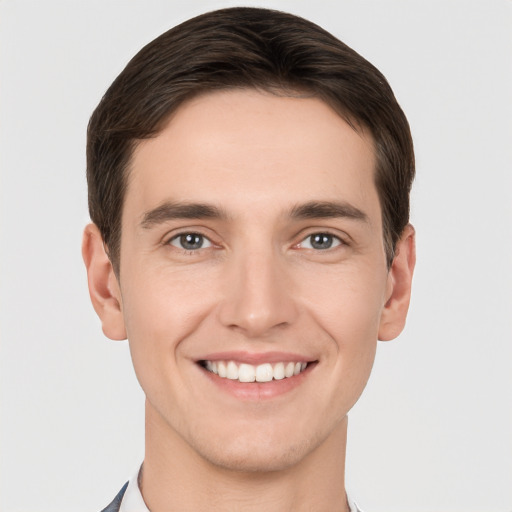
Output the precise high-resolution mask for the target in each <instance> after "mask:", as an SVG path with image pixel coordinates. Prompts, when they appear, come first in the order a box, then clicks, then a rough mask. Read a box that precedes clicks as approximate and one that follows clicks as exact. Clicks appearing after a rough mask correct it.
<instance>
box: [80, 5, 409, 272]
mask: <svg viewBox="0 0 512 512" xmlns="http://www.w3.org/2000/svg"><path fill="white" fill-rule="evenodd" d="M229 88H256V89H263V90H265V91H270V92H276V93H278V94H287V93H291V94H293V93H294V94H297V93H302V94H304V93H305V94H308V95H311V96H314V97H318V98H320V99H322V100H324V101H325V102H326V103H327V104H329V105H330V106H331V107H332V108H333V109H334V110H336V111H337V112H338V113H339V115H341V116H342V117H343V118H344V119H345V120H346V121H347V122H348V123H349V124H350V125H351V126H352V127H353V128H354V129H356V130H357V129H358V127H363V128H365V129H367V130H369V132H370V133H371V135H372V138H373V143H374V146H375V153H376V162H377V164H376V170H375V185H376V188H377V192H378V195H379V199H380V205H381V211H382V219H383V236H384V244H385V250H386V257H387V263H388V265H390V264H391V262H392V261H393V257H394V249H395V246H396V243H397V241H398V240H399V238H400V235H401V233H402V231H403V229H404V227H405V226H406V224H407V223H408V221H409V193H410V189H411V184H412V180H413V178H414V172H415V171H414V151H413V144H412V138H411V133H410V129H409V124H408V122H407V119H406V117H405V115H404V113H403V111H402V109H401V108H400V106H399V105H398V103H397V101H396V99H395V97H394V95H393V92H392V90H391V88H390V86H389V84H388V82H387V81H386V79H385V78H384V76H383V75H382V74H381V73H380V71H378V70H377V69H376V68H375V67H374V66H373V65H372V64H370V63H369V62H368V61H367V60H365V59H364V58H363V57H361V56H360V55H359V54H358V53H356V52H355V51H354V50H352V49H351V48H349V47H348V46H347V45H345V44H344V43H342V42H341V41H339V40H338V39H336V38H335V37H334V36H333V35H331V34H330V33H328V32H326V31H325V30H323V29H322V28H321V27H319V26H317V25H315V24H314V23H312V22H310V21H307V20H305V19H303V18H300V17H298V16H294V15H291V14H287V13H283V12H279V11H274V10H268V9H261V8H249V7H235V8H229V9H221V10H217V11H213V12H209V13H206V14H202V15H200V16H197V17H195V18H192V19H190V20H188V21H185V22H184V23H182V24H180V25H178V26H176V27H174V28H172V29H171V30H169V31H167V32H165V33H164V34H162V35H161V36H159V37H158V38H156V39H155V40H154V41H152V42H151V43H149V44H148V45H146V46H145V47H144V48H143V49H142V50H141V51H140V52H139V53H138V54H137V55H135V57H133V59H132V60H131V61H130V62H129V63H128V65H127V66H126V68H125V69H124V70H123V71H122V72H121V74H120V75H119V76H118V77H117V78H116V79H115V81H114V82H113V83H112V85H111V86H110V88H109V89H108V90H107V92H106V93H105V95H104V96H103V98H102V100H101V102H100V103H99V105H98V107H97V108H96V110H95V111H94V113H93V115H92V117H91V119H90V122H89V126H88V132H87V182H88V187H89V212H90V215H91V219H92V221H93V222H94V223H95V224H96V225H97V226H98V228H99V229H100V231H101V234H102V237H103V240H104V242H105V244H106V246H107V248H108V252H109V256H110V259H111V261H112V264H113V266H114V269H115V270H116V272H119V265H120V260H119V257H120V255H119V248H120V242H121V216H122V209H123V200H124V194H125V189H126V183H127V174H128V172H129V164H130V159H131V156H132V153H133V150H134V148H135V146H136V143H137V141H140V140H142V139H147V138H150V137H154V136H156V135H157V134H158V133H159V131H160V130H162V129H163V128H164V126H165V123H166V121H167V120H168V118H169V116H170V115H171V114H172V113H173V112H174V111H176V109H177V108H178V107H179V106H180V105H181V104H183V102H184V101H185V100H187V99H190V98H191V97H194V96H197V95H199V94H202V93H205V92H208V91H214V90H219V89H229Z"/></svg>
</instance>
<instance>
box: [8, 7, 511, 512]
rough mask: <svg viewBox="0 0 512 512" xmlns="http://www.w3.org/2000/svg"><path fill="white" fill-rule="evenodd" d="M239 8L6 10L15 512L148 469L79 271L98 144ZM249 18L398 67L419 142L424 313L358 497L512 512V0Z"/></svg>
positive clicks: (381, 362) (139, 400) (392, 75)
mask: <svg viewBox="0 0 512 512" xmlns="http://www.w3.org/2000/svg"><path fill="white" fill-rule="evenodd" d="M237 4H238V2H231V1H198V0H195V1H188V2H173V1H168V0H167V1H163V0H162V1H157V0H151V1H148V0H146V1H135V0H134V1H105V0H89V1H87V2H85V1H81V0H80V1H78V0H77V1H61V2H58V1H55V0H45V1H43V0H32V1H29V0H3V1H0V73H1V75H0V80H1V82H0V87H1V89H0V102H1V103H0V144H1V147H0V168H1V175H0V187H1V188H0V190H1V192H0V194H1V196H0V208H1V210H0V214H1V217H0V221H1V252H0V258H1V274H0V292H1V298H0V300H1V303H0V306H1V307H0V315H1V316H0V321H1V324H0V325H1V353H0V365H1V367H0V370H1V388H0V389H1V395H0V398H1V410H0V411H1V424H0V426H1V445H0V446H1V453H0V460H1V488H0V510H2V511H3V512H18V511H24V512H28V511H37V512H45V511H48V512H49V511H51V512H59V511H69V510H72V511H74V512H81V511H84V512H85V511H90V510H99V509H100V508H102V507H103V506H105V505H106V504H107V503H108V502H109V501H110V499H111V498H112V497H113V496H114V494H115V493H116V492H117V490H118V488H119V487H120V486H121V485H122V484H123V483H124V481H125V479H126V477H128V476H129V475H130V474H131V473H132V472H133V471H134V470H135V468H136V466H137V465H138V463H139V462H140V461H141V460H142V458H143V429H144V425H143V395H142V392H141V391H140V389H139V387H138V384H137V382H136V380H135V377H134V373H133V371H132V368H131V362H130V356H129V352H128V347H127V344H126V342H110V341H107V340H106V339H105V338H104V337H103V335H102V334H101V330H100V325H99V322H98V320H97V319H96V317H95V315H94V312H93V310H92V307H91V306H90V304H89V298H88V292H87V287H86V278H85V271H84V268H83V264H82V261H81V256H80V243H81V231H82V228H83V226H84V225H85V223H86V221H87V219H88V216H87V209H86V185H85V177H84V172H85V171H84V169H85V157H84V148H85V129H86V124H87V121H88V117H89V115H90V114H91V112H92V110H93V108H94V106H95V105H96V104H97V102H98V101H99V99H100V97H101V95H102V93H103V92H104V90H105V89H106V87H107V86H108V85H109V84H110V82H111V81H112V80H113V79H114V77H115V76H116V75H117V74H118V73H119V72H120V71H121V69H122V68H123V67H124V65H125V64H126V62H127V61H128V59H129V58H130V57H131V56H132V55H133V54H134V53H135V52H136V51H137V50H138V49H139V48H140V47H141V46H142V45H143V44H145V43H146V42H148V41H149V40H151V39H152V38H154V37H156V36H157V35H159V34H160V33H161V32H163V31H164V30H166V29H168V28H170V27H171V26H173V25H175V24H176V23H178V22H180V21H182V20H184V19H186V18H189V17H191V16H192V15H195V14H199V13H201V12H203V11H206V10H210V9H214V8H217V7H223V6H229V5H237ZM250 4H251V5H261V6H270V7H275V8H279V9H282V10H288V11H291V12H294V13H297V14H300V15H303V16H305V17H307V18H309V19H311V20H313V21H315V22H317V23H319V24H320V25H322V26H324V27H325V28H327V29H328V30H330V31H331V32H333V33H334V34H335V35H337V36H338V37H339V38H341V39H342V40H343V41H345V42H346V43H348V44H349V45H351V46H352V47H353V48H355V49H356V50H357V51H359V52H360V53H362V54H363V55H364V56H365V57H366V58H368V59H369V60H370V61H371V62H373V63H374V64H375V65H377V67H379V68H380V69H381V70H382V71H383V73H384V74H385V75H386V77H387V78H388V79H389V81H390V82H391V85H392V86H393V88H394V90H395V93H396V95H397V97H398V99H399V101H400V103H401V105H402V106H403V108H404V110H405V112H406V114H407V115H408V117H409V120H410V123H411V126H412V130H413V135H414V139H415V144H416V151H417V163H418V178H417V181H416V184H415V190H414V193H413V210H412V220H413V222H414V224H415V226H416V228H417V232H418V244H417V245H418V254H419V258H418V265H417V272H416V278H415V282H414V298H413V301H412V305H411V311H410V317H409V322H408V326H407V328H406V330H405V332H404V333H403V334H402V336H400V338H399V339H398V340H397V341H394V342H389V343H386V344H380V346H379V350H378V357H377V361H376V364H375V368H374V373H373V376H372V378H371V380H370V383H369V386H368V388H367V390H366V393H365V394H364V395H363V398H362V399H361V401H360V402H359V403H358V404H357V405H356V407H355V408H354V410H353V412H352V413H351V415H350V416H351V419H350V426H349V438H350V439H349V448H348V461H347V473H348V477H347V484H348V488H349V489H350V490H351V493H352V494H353V496H354V497H355V499H356V500H357V501H358V502H359V503H360V505H361V506H362V507H363V508H364V510H366V511H368V512H385V511H390V510H393V511H395V512H400V511H402V512H420V511H425V512H427V511H428V512H436V511H439V512H451V511H461V512H462V511H464V512H472V511H485V512H488V511H504V512H505V511H507V512H510V511H511V510H512V344H511V332H512V270H511V265H512V236H511V231H512V207H511V199H510V196H511V191H512V178H511V176H512V170H511V161H512V149H511V148H512V100H511V94H512V2H511V1H510V0H480V1H474V0H473V1H468V0H464V1H462V0H461V1H454V0H449V1H447V0H442V1H441V0H439V1H422V2H419V1H416V2H415V1H411V0H403V1H400V0H392V1H391V0H390V1H386V0H371V1H370V0H340V1H336V2H334V1H333V2H329V1H322V0H316V1H293V2H292V1H284V0H282V1H278V0H275V1H272V0H268V1H261V2H257V1H253V2H250Z"/></svg>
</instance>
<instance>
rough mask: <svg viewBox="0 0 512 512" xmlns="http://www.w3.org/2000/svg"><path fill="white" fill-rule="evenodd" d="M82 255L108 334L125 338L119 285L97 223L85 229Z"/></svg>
mask: <svg viewBox="0 0 512 512" xmlns="http://www.w3.org/2000/svg"><path fill="white" fill-rule="evenodd" d="M82 257H83V259H84V263H85V266H86V268H87V282H88V285H89V295H90V297H91V302H92V305H93V307H94V310H95V311H96V314H97V315H98V316H99V317H100V320H101V325H102V328H103V332H104V334H105V336H107V337H108V338H110V339H112V340H124V339H126V329H125V326H124V317H123V312H122V302H121V292H120V289H119V284H118V282H117V277H116V275H115V273H114V269H113V267H112V263H111V262H110V260H109V258H108V255H107V253H106V251H105V247H104V244H103V239H102V236H101V233H100V231H99V229H98V227H97V226H96V225H95V224H88V225H87V226H86V228H85V230H84V235H83V240H82Z"/></svg>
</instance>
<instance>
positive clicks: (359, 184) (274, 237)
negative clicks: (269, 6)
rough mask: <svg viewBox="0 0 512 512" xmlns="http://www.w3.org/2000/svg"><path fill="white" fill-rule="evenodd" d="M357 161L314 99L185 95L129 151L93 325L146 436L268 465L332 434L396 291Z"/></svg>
mask: <svg viewBox="0 0 512 512" xmlns="http://www.w3.org/2000/svg"><path fill="white" fill-rule="evenodd" d="M374 168H375V158H374V151H373V147H372V140H371V138H370V137H369V136H368V135H367V134H365V133H364V132H359V133H357V132H356V131H354V130H353V129H352V128H351V127H349V125H348V124H347V123H346V122H345V121H344V120H342V119H341V118H340V117H339V116H338V115H337V114H336V113H335V112H334V111H332V110H331V109H330V108H329V107H328V106H327V105H326V104H325V103H323V102H322V101H321V100H318V99H314V98H290V97H278V96H274V95H271V94H263V93H259V92H256V91H247V90H245V91H225V92H217V93H212V94H207V95H204V96H201V97H198V98H196V99H194V100H191V101H190V102H188V103H187V104H185V105H184V106H182V107H181V108H180V109H179V110H178V111H177V112H176V113H175V115H174V116H173V117H172V119H171V121H170V122H169V124H168V125H167V127H166V128H165V129H164V130H163V131H162V132H161V133H160V134H159V135H158V136H157V137H155V138H153V139H149V140H146V141H143V142H142V143H140V144H139V145H138V147H137V149H136V150H135V153H134V156H133V160H132V166H131V171H130V177H129V181H128V188H127V192H126V198H125V206H124V210H123V220H122V241H121V251H120V254H121V257H120V262H121V263H120V276H119V281H117V280H112V283H113V284H112V287H111V289H113V292H112V293H113V295H114V296H115V297H116V298H117V300H118V303H119V313H118V315H117V316H116V317H115V318H114V319H110V320H109V322H107V323H105V321H104V330H105V332H106V334H107V335H110V336H111V337H118V336H117V334H113V333H114V330H115V329H117V331H116V333H118V332H121V331H122V330H123V329H124V328H125V329H126V334H127V336H128V339H129V343H130V350H131V353H132V358H133V362H134V366H135V371H136V374H137V377H138V379H139V381H140V383H141V385H142V388H143V389H144V391H145V393H146V396H147V413H148V415H149V416H150V417H151V418H153V419H152V421H155V422H156V423H158V424H159V429H158V430H159V432H160V434H159V435H162V436H164V437H167V438H169V439H170V438H172V439H174V440H175V442H176V443H178V444H181V445H182V446H185V447H186V448H187V449H192V452H193V453H195V454H197V455H199V456H200V457H201V458H202V459H204V460H206V461H209V462H212V463H214V464H216V465H217V466H221V467H225V468H235V469H248V470H258V469H261V468H265V469H266V470H268V469H280V468H286V467H289V466H291V465H293V464H295V463H297V462H298V461H300V460H302V459H304V458H305V457H307V456H308V455H309V454H311V453H314V451H315V450H316V449H317V448H318V447H319V446H320V445H321V444H322V443H323V442H324V441H326V440H328V439H329V438H330V437H332V436H335V435H337V433H339V431H340V429H342V426H343V425H344V421H345V416H346V414H347V412H348V411H349V409H350V408H351V407H352V405H353V404H354V403H355V401H356V400H357V398H358V397H359V395H360V393H361V392H362V390H363V388H364V386H365V384H366V382H367V379H368V377H369V374H370V370H371V367H372V363H373V360H374V356H375V349H376V341H377V338H378V336H379V334H381V336H384V337H385V336H386V334H385V333H384V334H382V332H381V331H382V330H385V329H386V327H385V325H388V324H389V318H388V317H387V316H386V315H388V316H389V311H388V310H389V309H390V303H391V302H392V295H393V289H394V285H395V284H396V282H395V281H396V279H395V277H396V276H395V277H393V272H392V271H390V272H388V269H387V266H386V257H385V253H384V243H383V236H382V220H381V212H380V205H379V199H378V195H377V191H376V188H375V185H374ZM100 316H101V315H100ZM121 324H122V325H121ZM244 381H247V382H244Z"/></svg>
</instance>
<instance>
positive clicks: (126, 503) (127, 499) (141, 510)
mask: <svg viewBox="0 0 512 512" xmlns="http://www.w3.org/2000/svg"><path fill="white" fill-rule="evenodd" d="M139 471H140V470H137V471H136V472H135V474H134V475H133V476H132V477H131V478H130V480H129V482H128V487H127V488H126V492H125V493H124V496H123V500H122V501H121V508H120V509H119V512H149V509H148V507H147V506H146V504H145V503H144V498H143V497H142V493H141V492H140V489H139V483H138V478H139ZM347 501H348V506H349V508H350V512H362V511H361V509H359V508H357V505H356V504H355V503H354V502H353V501H352V500H351V499H350V496H348V495H347Z"/></svg>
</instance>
